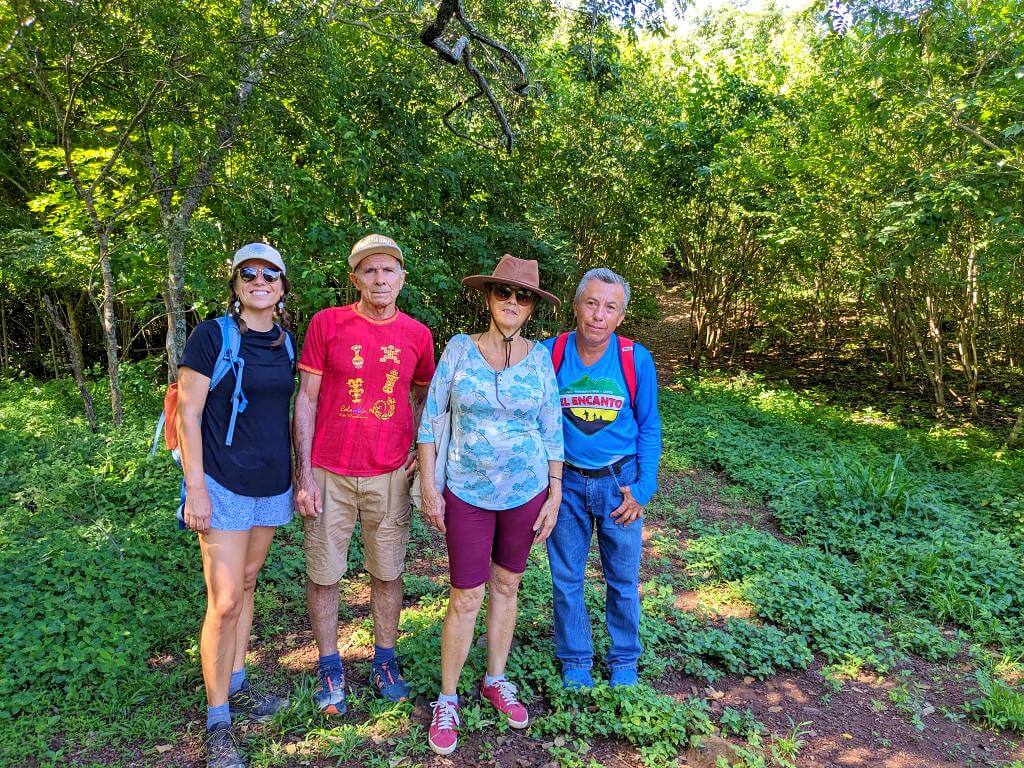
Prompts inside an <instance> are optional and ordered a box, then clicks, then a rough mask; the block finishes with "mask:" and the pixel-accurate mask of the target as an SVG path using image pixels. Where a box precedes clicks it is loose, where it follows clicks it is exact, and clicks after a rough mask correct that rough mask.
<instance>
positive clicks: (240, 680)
mask: <svg viewBox="0 0 1024 768" xmlns="http://www.w3.org/2000/svg"><path fill="white" fill-rule="evenodd" d="M243 685H245V667H242V668H241V669H239V670H236V671H234V672H232V673H231V687H230V688H228V696H230V695H231V694H233V693H237V692H238V691H239V690H241V688H242V686H243Z"/></svg>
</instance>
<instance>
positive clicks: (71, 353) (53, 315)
mask: <svg viewBox="0 0 1024 768" xmlns="http://www.w3.org/2000/svg"><path fill="white" fill-rule="evenodd" d="M43 306H44V307H46V313H47V314H48V315H49V316H50V320H51V321H52V322H53V327H54V328H56V329H57V332H58V333H59V334H60V336H61V338H62V339H63V340H64V346H65V347H67V350H68V357H69V358H70V359H71V373H72V375H73V376H74V377H75V384H77V385H78V392H79V394H81V396H82V404H83V405H84V406H85V417H86V418H87V419H88V420H89V431H90V432H93V433H94V434H95V432H96V431H97V429H98V426H97V424H96V413H95V411H94V410H93V407H92V395H91V394H90V393H89V388H88V387H87V386H86V385H85V363H84V362H83V360H82V348H81V345H80V342H79V343H76V340H75V336H76V335H77V325H78V324H77V322H76V321H75V320H74V312H73V311H72V309H71V308H70V307H68V322H69V324H70V325H71V326H72V327H74V328H75V329H76V333H72V332H71V331H69V330H68V328H67V327H66V326H65V325H64V323H63V321H62V320H61V319H60V314H58V312H57V308H56V307H55V306H54V305H53V302H52V301H50V297H49V296H47V295H45V294H44V295H43Z"/></svg>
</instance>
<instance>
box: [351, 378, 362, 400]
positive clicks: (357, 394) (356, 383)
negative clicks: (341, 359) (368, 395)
mask: <svg viewBox="0 0 1024 768" xmlns="http://www.w3.org/2000/svg"><path fill="white" fill-rule="evenodd" d="M348 396H349V397H351V398H352V402H353V403H361V402H363V380H362V379H349V380H348Z"/></svg>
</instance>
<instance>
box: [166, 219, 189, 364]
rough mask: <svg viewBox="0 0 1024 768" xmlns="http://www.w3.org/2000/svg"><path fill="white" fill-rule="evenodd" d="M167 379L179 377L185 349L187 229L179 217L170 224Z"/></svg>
mask: <svg viewBox="0 0 1024 768" xmlns="http://www.w3.org/2000/svg"><path fill="white" fill-rule="evenodd" d="M164 302H165V303H166V304H167V341H166V349H167V381H168V382H174V381H177V379H178V362H179V361H180V360H181V356H182V355H183V354H184V352H185V232H184V230H183V229H182V227H181V225H180V224H179V222H178V221H177V220H175V221H174V222H172V223H171V225H170V226H169V227H168V228H167V285H166V287H165V289H164Z"/></svg>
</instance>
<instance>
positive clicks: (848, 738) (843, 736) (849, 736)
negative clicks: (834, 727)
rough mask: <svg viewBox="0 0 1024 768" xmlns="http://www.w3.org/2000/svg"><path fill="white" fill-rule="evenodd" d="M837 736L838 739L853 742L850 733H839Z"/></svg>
mask: <svg viewBox="0 0 1024 768" xmlns="http://www.w3.org/2000/svg"><path fill="white" fill-rule="evenodd" d="M839 736H840V738H843V739H846V740H847V741H852V740H853V734H852V733H840V734H839Z"/></svg>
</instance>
